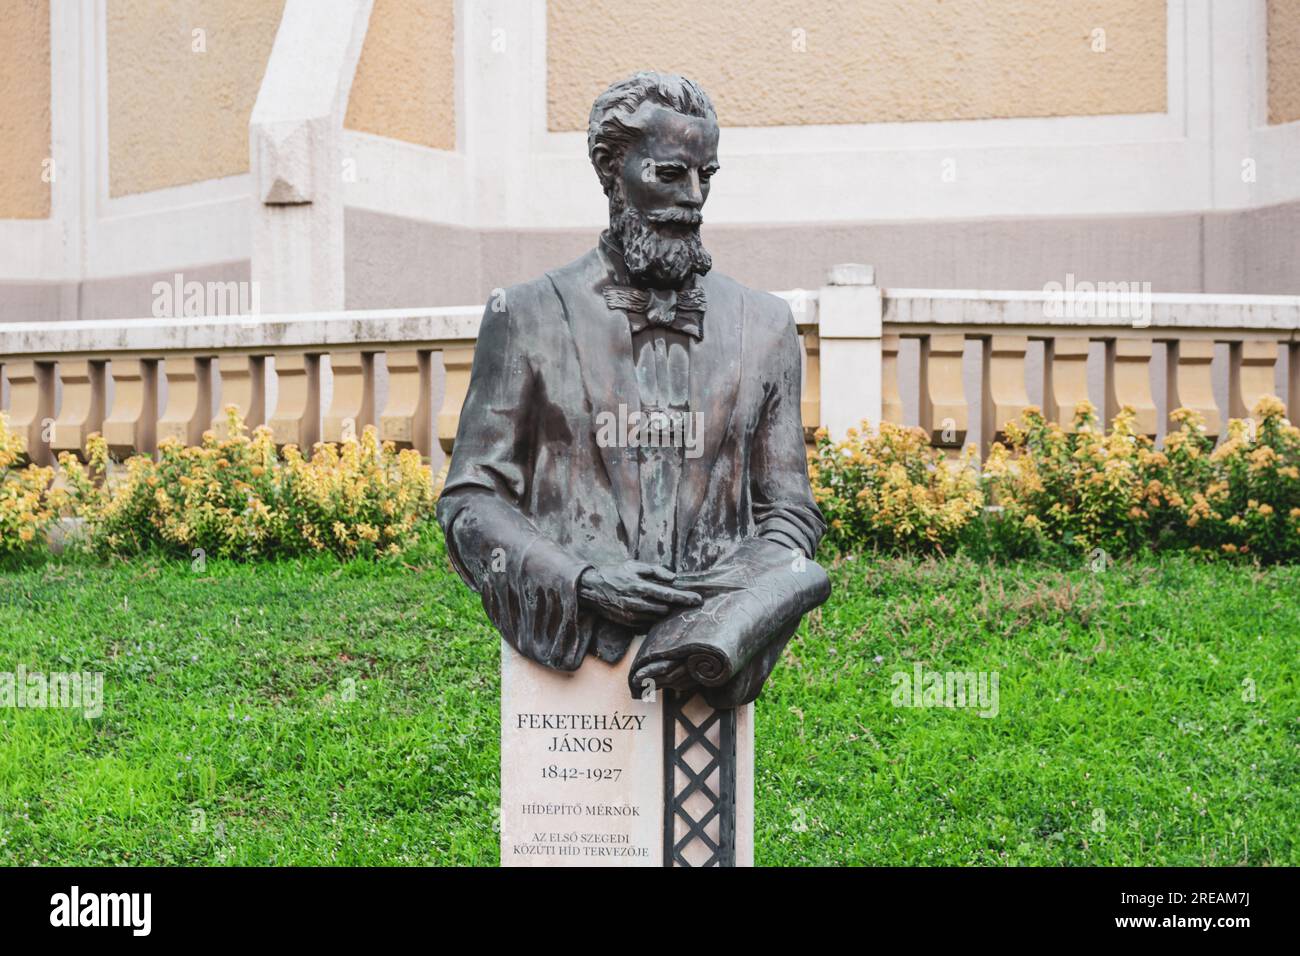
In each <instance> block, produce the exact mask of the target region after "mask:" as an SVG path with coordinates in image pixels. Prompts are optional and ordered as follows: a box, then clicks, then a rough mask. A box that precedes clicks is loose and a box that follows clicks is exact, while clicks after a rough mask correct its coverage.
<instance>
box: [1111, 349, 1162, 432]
mask: <svg viewBox="0 0 1300 956" xmlns="http://www.w3.org/2000/svg"><path fill="white" fill-rule="evenodd" d="M1154 349H1155V343H1154V342H1152V341H1151V340H1150V339H1117V340H1116V341H1115V366H1114V367H1115V389H1114V391H1115V399H1116V401H1117V402H1118V404H1119V406H1120V407H1123V406H1125V405H1127V406H1129V407H1130V408H1132V409H1133V411H1134V412H1135V413H1136V415H1137V420H1136V427H1137V430H1138V432H1139V433H1140V434H1143V435H1148V436H1150V437H1152V438H1154V437H1155V435H1156V432H1157V431H1158V428H1157V425H1158V418H1159V416H1158V413H1157V411H1156V400H1155V392H1154V390H1153V389H1152V387H1151V376H1152V356H1153V354H1154Z"/></svg>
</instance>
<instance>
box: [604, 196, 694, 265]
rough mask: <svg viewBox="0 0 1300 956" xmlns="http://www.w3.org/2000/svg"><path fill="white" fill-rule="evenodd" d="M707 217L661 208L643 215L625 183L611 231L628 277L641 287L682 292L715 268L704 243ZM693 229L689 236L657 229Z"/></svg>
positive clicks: (613, 200)
mask: <svg viewBox="0 0 1300 956" xmlns="http://www.w3.org/2000/svg"><path fill="white" fill-rule="evenodd" d="M703 221H704V216H703V215H702V214H701V213H700V211H699V210H698V209H678V208H670V209H658V210H655V211H653V212H648V213H643V212H642V211H641V210H639V209H637V208H636V207H635V206H633V205H631V204H630V203H628V202H627V199H626V197H625V196H624V194H623V186H622V183H616V184H615V191H614V194H613V195H612V196H611V197H610V214H609V228H610V232H612V233H613V235H614V238H615V239H616V240H618V243H619V245H620V246H621V247H622V249H623V262H624V263H625V264H626V265H627V271H628V274H629V275H630V276H631V277H632V279H633V281H635V282H636V283H637V285H640V286H646V287H649V288H654V289H678V288H681V286H682V285H683V284H685V282H686V280H687V279H689V278H690V277H691V276H692V275H696V274H698V275H704V274H705V273H706V272H708V271H709V270H710V269H712V268H713V257H712V256H710V255H709V253H708V251H707V250H706V249H705V248H704V243H703V242H702V241H701V240H700V223H701V222H703ZM664 224H671V225H674V226H679V227H680V226H689V227H690V230H689V232H687V234H686V235H685V236H672V235H661V234H660V233H659V232H658V231H657V230H656V226H659V225H664Z"/></svg>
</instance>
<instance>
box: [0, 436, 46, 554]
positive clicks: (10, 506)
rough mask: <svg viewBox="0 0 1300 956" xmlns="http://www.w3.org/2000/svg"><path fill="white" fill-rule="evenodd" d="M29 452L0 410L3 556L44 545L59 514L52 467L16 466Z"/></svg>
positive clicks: (0, 543)
mask: <svg viewBox="0 0 1300 956" xmlns="http://www.w3.org/2000/svg"><path fill="white" fill-rule="evenodd" d="M25 452H26V449H25V447H24V442H23V438H22V436H21V435H19V434H17V433H15V432H11V431H10V430H9V420H8V419H7V418H6V417H5V415H4V413H3V412H0V557H6V556H8V555H14V554H18V553H20V552H24V551H28V550H29V549H31V548H33V547H35V546H36V545H40V544H44V542H45V532H46V529H47V528H49V526H50V524H52V523H53V522H54V520H55V519H56V518H57V517H58V507H59V494H58V493H57V492H54V491H51V489H50V484H51V482H52V481H53V479H54V469H53V468H40V467H38V466H36V465H27V466H26V467H25V468H18V467H16V466H17V465H18V463H19V462H20V461H22V459H23V456H24V454H25Z"/></svg>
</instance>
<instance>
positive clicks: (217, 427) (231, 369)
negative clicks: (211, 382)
mask: <svg viewBox="0 0 1300 956" xmlns="http://www.w3.org/2000/svg"><path fill="white" fill-rule="evenodd" d="M217 371H218V372H220V374H221V401H220V402H219V403H218V404H217V410H216V414H215V415H213V417H212V431H213V433H214V434H215V435H216V436H217V438H218V440H221V439H225V438H229V437H230V429H229V427H228V426H227V423H226V408H227V407H228V406H230V405H234V406H235V407H236V408H238V409H239V417H240V418H242V419H243V420H244V424H245V425H247V426H248V430H249V431H252V430H253V429H254V428H256V427H257V426H258V425H261V424H262V423H263V422H265V421H266V356H264V355H222V356H221V357H220V358H219V359H217Z"/></svg>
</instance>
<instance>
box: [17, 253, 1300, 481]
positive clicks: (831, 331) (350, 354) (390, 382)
mask: <svg viewBox="0 0 1300 956" xmlns="http://www.w3.org/2000/svg"><path fill="white" fill-rule="evenodd" d="M873 280H874V276H873V275H872V271H871V269H870V268H869V267H865V266H837V267H836V268H835V269H834V270H832V273H831V277H830V282H829V283H828V285H827V286H824V287H823V288H821V289H820V290H816V291H802V290H797V291H792V292H783V293H778V294H779V295H781V296H782V297H783V298H785V299H786V300H787V301H788V302H789V303H790V306H791V310H792V312H793V313H794V316H795V321H796V324H797V326H798V330H799V334H800V340H801V342H802V347H803V351H804V357H805V363H804V393H803V401H802V411H803V419H804V424H805V429H806V432H807V436H808V437H809V438H811V436H812V434H813V432H814V431H815V430H816V429H817V428H818V427H819V426H822V425H825V426H826V427H827V428H828V429H829V430H830V431H831V432H832V434H842V433H843V432H844V430H846V429H847V428H848V427H850V426H852V425H856V424H858V423H860V422H861V421H862V420H867V421H870V422H877V421H880V420H881V419H882V418H883V419H884V420H886V421H892V422H896V423H900V424H906V425H918V426H920V427H922V428H924V429H926V430H927V431H928V432H929V433H930V435H931V437H932V440H933V441H934V443H935V444H936V445H939V446H941V447H946V448H952V449H957V448H960V447H963V446H964V445H966V444H969V443H973V444H975V445H976V446H977V447H978V448H979V449H980V450H981V452H984V451H986V450H987V449H988V446H989V444H990V443H991V442H992V441H994V440H995V439H996V438H997V437H998V436H999V435H1000V434H1001V432H1002V430H1003V428H1004V426H1005V425H1006V423H1007V422H1008V421H1010V420H1012V419H1013V418H1015V417H1016V416H1018V415H1020V414H1021V413H1022V412H1023V411H1024V409H1025V408H1026V407H1027V406H1029V405H1037V406H1039V407H1040V408H1042V409H1043V411H1044V413H1045V414H1046V415H1047V416H1048V417H1049V418H1054V419H1057V420H1068V419H1069V417H1070V415H1071V413H1072V411H1073V409H1074V407H1075V405H1076V404H1077V403H1078V402H1080V401H1082V400H1084V399H1087V400H1089V401H1091V402H1092V403H1093V404H1094V405H1095V406H1096V407H1097V408H1098V409H1099V410H1101V411H1103V412H1104V414H1105V415H1106V417H1107V419H1108V420H1109V418H1111V417H1113V416H1114V414H1115V413H1116V411H1118V409H1119V408H1120V407H1121V406H1124V405H1129V406H1132V407H1133V408H1134V410H1135V411H1136V412H1137V420H1138V426H1139V428H1140V429H1141V430H1142V431H1144V432H1146V433H1147V434H1149V435H1151V436H1152V437H1153V438H1155V439H1156V440H1157V441H1159V440H1161V439H1163V436H1164V434H1165V433H1166V432H1167V431H1168V429H1169V427H1170V417H1169V416H1170V413H1171V412H1172V411H1173V410H1174V409H1175V408H1178V407H1180V406H1186V407H1189V408H1193V409H1195V410H1197V411H1198V412H1200V413H1201V414H1202V415H1204V416H1205V420H1206V425H1207V429H1208V431H1209V432H1210V433H1211V434H1212V435H1215V436H1217V435H1219V434H1220V433H1221V432H1222V431H1223V426H1224V424H1225V423H1226V421H1227V419H1228V418H1229V417H1234V418H1241V417H1245V416H1246V415H1248V414H1249V410H1250V408H1251V407H1252V406H1253V405H1254V403H1255V402H1256V401H1257V400H1258V399H1259V398H1260V397H1261V396H1263V395H1266V394H1273V395H1277V396H1278V397H1279V398H1281V399H1282V400H1283V401H1284V402H1285V403H1286V405H1287V407H1288V410H1289V414H1290V416H1291V417H1292V419H1293V420H1300V297H1294V296H1215V295H1162V294H1147V295H1146V297H1145V299H1144V300H1143V311H1142V314H1141V315H1140V316H1138V317H1136V318H1119V317H1115V316H1114V312H1113V310H1108V309H1107V308H1095V306H1096V305H1097V303H1092V304H1091V306H1090V307H1088V308H1076V307H1075V306H1077V305H1079V303H1070V302H1067V303H1066V306H1067V307H1066V308H1064V309H1062V307H1061V306H1062V303H1061V302H1060V300H1059V298H1056V299H1054V298H1053V297H1052V296H1051V295H1050V294H1049V293H1044V292H979V291H946V290H917V289H880V288H879V287H877V286H876V285H875V284H874V281H873ZM1103 305H1104V303H1103ZM481 312H482V310H481V308H480V307H478V306H472V307H464V308H459V307H458V308H440V309H420V310H385V311H369V312H365V311H354V312H336V313H323V314H302V315H263V316H220V317H203V318H186V319H177V320H171V319H166V320H164V319H136V320H128V321H120V322H103V321H80V322H52V323H0V408H2V409H4V410H5V411H6V412H7V414H8V416H9V420H10V426H11V427H12V428H13V429H15V430H17V431H18V432H20V433H22V434H23V435H25V436H26V439H27V446H28V449H29V452H30V455H31V457H32V459H33V460H35V461H37V462H39V463H48V462H50V461H52V460H53V459H54V458H55V457H56V456H57V454H58V453H59V452H60V451H74V450H78V449H81V448H84V445H85V440H86V436H87V435H89V434H90V433H91V432H95V431H99V432H101V433H102V434H103V435H104V436H105V438H106V439H107V441H108V444H109V447H110V449H111V451H112V453H113V454H114V455H115V456H116V457H119V458H122V457H126V456H128V455H130V454H133V453H138V452H142V453H152V452H154V451H155V450H156V449H157V445H158V442H159V441H162V440H163V439H166V438H176V439H179V440H182V441H185V442H188V443H197V442H198V441H200V440H201V437H202V434H203V432H204V431H206V430H208V429H212V430H215V431H217V432H218V433H219V434H220V433H221V432H222V431H223V430H224V428H225V420H224V414H223V412H222V409H223V408H224V407H225V406H227V405H230V404H233V405H236V406H237V407H238V408H239V410H240V413H241V414H242V415H243V417H244V419H245V421H246V422H247V423H248V424H249V425H250V427H251V426H256V425H262V424H265V425H267V426H269V427H270V429H271V431H272V433H273V434H274V436H275V439H276V441H277V442H278V443H280V444H288V443H294V444H297V445H299V446H302V447H305V448H309V447H310V446H311V445H312V444H313V443H315V442H317V441H322V440H323V441H339V440H341V439H344V438H347V437H348V436H349V435H352V434H359V433H360V431H361V430H362V429H363V428H364V427H365V426H367V425H375V426H376V427H377V429H378V431H379V435H380V437H381V438H382V439H384V440H391V441H393V442H395V443H397V444H398V445H399V446H401V447H410V448H415V449H418V450H419V451H420V452H421V453H422V454H424V455H426V456H428V457H430V458H431V459H432V458H437V459H441V456H442V452H445V451H449V450H450V449H451V444H452V441H453V440H454V437H455V433H456V425H457V422H458V420H459V415H460V409H461V406H462V403H463V401H464V397H465V391H466V389H467V387H468V384H469V372H470V367H471V364H472V361H473V355H474V343H475V338H476V336H477V333H478V327H479V321H480V316H481Z"/></svg>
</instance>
